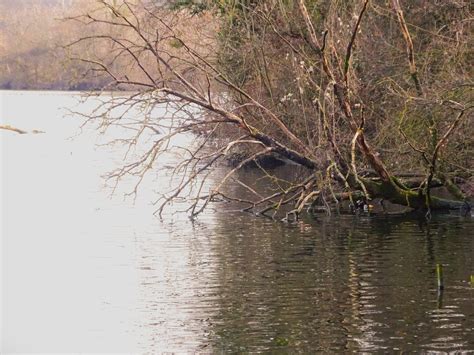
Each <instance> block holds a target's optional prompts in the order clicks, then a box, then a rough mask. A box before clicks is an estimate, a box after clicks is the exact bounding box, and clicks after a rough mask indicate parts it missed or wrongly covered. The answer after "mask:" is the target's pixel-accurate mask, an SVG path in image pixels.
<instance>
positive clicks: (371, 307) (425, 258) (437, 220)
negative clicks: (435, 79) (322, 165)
mask: <svg viewBox="0 0 474 355" xmlns="http://www.w3.org/2000/svg"><path fill="white" fill-rule="evenodd" d="M80 96H81V95H80V94H79V93H60V92H20V91H1V92H0V124H9V125H12V126H15V127H18V128H21V129H23V130H26V131H29V132H31V131H32V130H40V131H44V133H40V134H32V133H29V134H22V135H20V134H17V133H15V132H11V131H5V130H0V149H1V150H0V151H1V160H0V162H1V164H0V168H1V174H0V179H1V180H0V183H1V184H0V186H1V189H0V199H1V214H0V218H1V219H0V222H1V237H2V238H1V242H2V244H1V247H2V257H1V260H2V262H1V268H2V283H1V286H2V292H1V304H2V307H1V314H2V316H1V319H2V323H1V332H0V334H1V339H0V340H1V347H0V350H1V353H26V352H36V353H53V352H61V353H104V352H113V353H148V354H151V353H162V352H178V353H194V352H200V353H226V352H229V353H257V352H271V353H314V352H316V351H318V352H325V353H340V352H367V353H372V352H373V353H392V352H402V351H404V352H426V353H445V352H454V351H460V352H462V353H474V287H473V285H471V284H470V277H471V275H473V274H474V258H473V256H474V221H473V218H472V217H464V218H463V217H459V216H455V215H451V216H449V215H446V216H434V217H433V219H432V220H431V221H430V222H429V223H427V222H426V221H425V220H424V219H415V218H406V217H405V218H402V217H383V216H379V217H364V216H360V217H355V216H349V215H341V216H337V215H333V216H330V217H329V216H325V215H319V216H316V217H309V216H305V217H304V218H303V219H302V220H301V221H299V222H298V223H294V224H284V223H279V222H273V221H270V220H268V219H264V218H257V217H254V216H251V215H249V214H246V213H240V212H236V211H235V210H233V209H232V208H231V207H229V206H226V205H225V204H223V203H214V204H212V205H211V206H210V208H209V209H208V210H206V211H205V212H204V213H203V214H202V215H201V216H199V218H198V219H197V220H195V221H191V220H189V219H188V218H187V215H186V214H185V213H182V212H179V211H181V210H183V209H185V206H186V204H185V202H184V201H183V202H179V203H176V204H174V205H173V206H171V207H170V208H169V209H167V210H166V212H165V216H164V219H163V221H161V220H160V219H158V218H156V217H155V216H154V215H153V212H154V211H155V210H156V206H155V205H153V201H155V200H156V195H157V194H159V193H160V191H164V189H166V188H167V187H168V186H169V185H170V184H172V183H173V182H172V181H170V176H171V175H170V170H169V166H172V165H173V164H176V161H177V159H179V156H178V155H173V154H169V155H168V156H164V157H163V158H160V159H162V160H161V161H159V163H158V165H157V167H156V168H155V170H153V172H152V173H151V174H150V175H149V176H148V177H147V178H146V179H145V180H144V181H143V183H142V185H141V187H140V189H139V191H138V195H137V196H136V198H135V199H133V198H127V197H124V193H126V192H129V191H130V188H131V186H133V185H132V184H133V182H132V181H128V180H127V179H124V181H122V183H120V184H119V185H118V187H117V189H116V190H115V192H114V193H113V194H112V187H113V186H111V184H110V182H109V183H107V182H106V180H105V179H104V177H103V176H104V174H106V173H107V172H109V171H111V170H113V169H114V168H117V167H119V166H120V164H123V161H124V160H123V156H124V148H123V147H121V146H120V145H117V144H109V145H104V143H107V142H108V140H109V139H110V138H113V136H112V137H110V136H109V135H114V134H119V132H117V131H112V132H106V133H104V134H99V133H98V132H97V131H96V130H94V129H92V128H91V127H89V126H86V127H84V128H82V129H80V126H81V123H82V120H81V119H80V117H78V116H76V115H66V113H67V111H66V110H65V109H64V108H69V109H73V110H78V111H81V112H88V110H92V108H93V103H90V102H86V103H81V102H80V100H79V99H80ZM181 139H183V141H186V139H188V140H190V141H192V138H191V139H190V138H189V137H181ZM244 173H245V172H244ZM209 183H210V184H212V183H213V182H212V181H210V182H209ZM232 188H233V189H236V191H237V192H238V189H239V186H234V187H232ZM437 264H443V266H444V283H445V290H444V292H442V293H439V292H438V289H437V280H436V265H437Z"/></svg>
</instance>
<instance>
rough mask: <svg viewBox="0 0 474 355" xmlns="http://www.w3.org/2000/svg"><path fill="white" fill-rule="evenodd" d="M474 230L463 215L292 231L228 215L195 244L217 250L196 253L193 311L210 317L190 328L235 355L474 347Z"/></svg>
mask: <svg viewBox="0 0 474 355" xmlns="http://www.w3.org/2000/svg"><path fill="white" fill-rule="evenodd" d="M473 228H474V222H473V221H472V220H471V219H457V218H452V217H451V218H450V217H446V218H443V217H439V218H435V219H434V220H432V221H431V222H430V224H429V225H427V224H426V223H425V222H424V221H416V220H410V219H408V220H407V219H397V218H390V219H387V218H354V217H351V216H341V217H337V216H333V217H331V218H328V217H321V218H317V219H310V220H306V221H304V222H300V223H298V224H296V225H293V226H286V225H282V224H275V223H274V222H271V221H267V220H264V219H256V218H254V217H250V216H249V215H246V214H242V215H239V214H237V215H236V214H226V213H225V212H221V213H218V217H217V219H216V221H215V223H213V224H212V226H210V225H208V224H206V223H202V224H198V225H196V226H195V230H194V236H193V237H191V238H190V239H188V240H189V242H195V243H198V244H199V243H200V242H199V241H200V240H201V239H203V240H206V243H208V247H207V248H204V249H205V250H199V251H196V254H195V255H193V257H192V263H193V266H194V271H193V273H194V277H193V279H194V281H193V285H195V283H196V282H197V283H198V284H199V286H198V287H199V289H198V290H194V292H191V295H190V297H189V298H186V299H185V300H184V303H185V304H183V307H184V308H185V309H187V311H188V312H190V314H192V315H193V316H194V315H196V316H198V317H196V319H194V322H195V324H194V325H191V324H189V323H187V324H183V327H195V330H196V331H198V332H201V334H202V342H201V343H200V344H199V345H198V347H201V349H212V351H223V352H227V351H228V352H232V353H234V352H251V353H254V352H260V351H263V352H265V351H270V350H272V351H280V350H281V351H288V352H291V353H294V352H302V353H309V352H312V351H324V352H341V351H358V352H359V351H364V352H371V351H373V352H382V351H387V352H392V351H417V352H418V351H422V350H423V351H428V350H431V351H453V350H471V351H473V350H474V302H473V301H474V287H472V286H471V285H470V284H469V277H470V274H472V272H473V270H474V261H473V250H474V238H473V237H474V235H473V233H472V230H473ZM177 234H178V235H179V232H178V233H177ZM211 239H212V241H210V240H211ZM437 263H442V264H443V265H444V278H445V290H444V292H443V293H442V294H439V293H438V291H437V281H436V274H435V269H436V264H437ZM182 277H184V278H185V277H186V276H185V275H182ZM177 292H186V290H181V291H180V290H177ZM164 322H165V323H166V321H165V320H164ZM191 323H192V322H191ZM182 340H183V339H182ZM176 341H178V342H179V341H180V340H178V339H176ZM154 350H158V349H154Z"/></svg>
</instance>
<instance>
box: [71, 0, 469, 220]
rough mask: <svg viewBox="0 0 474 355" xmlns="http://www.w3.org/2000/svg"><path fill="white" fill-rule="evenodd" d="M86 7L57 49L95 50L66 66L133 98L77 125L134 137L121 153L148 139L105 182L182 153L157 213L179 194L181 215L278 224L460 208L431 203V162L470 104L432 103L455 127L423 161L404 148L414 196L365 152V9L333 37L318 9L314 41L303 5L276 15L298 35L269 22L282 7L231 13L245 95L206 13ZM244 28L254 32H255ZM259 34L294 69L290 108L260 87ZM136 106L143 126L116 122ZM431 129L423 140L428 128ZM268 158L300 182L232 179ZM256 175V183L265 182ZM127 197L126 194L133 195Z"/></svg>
mask: <svg viewBox="0 0 474 355" xmlns="http://www.w3.org/2000/svg"><path fill="white" fill-rule="evenodd" d="M96 3H97V7H96V8H94V9H92V10H90V11H88V12H87V13H85V14H83V15H81V16H78V17H74V18H71V19H72V20H76V21H81V22H82V23H84V24H85V25H86V28H89V30H88V33H89V34H88V35H85V36H82V37H81V38H79V39H77V40H76V41H74V42H73V43H71V44H70V45H69V47H68V48H72V49H73V48H75V47H77V46H79V47H78V48H83V47H84V46H87V43H92V44H94V46H95V48H98V50H97V51H95V52H94V53H90V54H89V55H84V53H83V52H79V53H77V55H76V56H75V57H74V59H75V60H77V61H80V62H82V63H85V64H87V65H88V66H89V73H90V74H93V75H95V76H99V77H106V78H108V80H109V85H108V86H106V87H105V88H104V89H105V90H108V89H113V90H117V89H127V90H131V91H132V93H131V94H130V95H128V96H123V95H122V96H121V97H120V98H119V99H115V100H112V101H106V102H104V104H103V105H102V106H101V107H100V108H99V109H98V110H97V111H96V112H95V113H93V114H91V115H88V117H87V118H88V122H89V121H95V122H100V125H101V127H105V128H108V127H112V126H116V125H118V126H122V127H126V128H127V129H129V130H130V132H133V135H132V136H130V137H127V138H121V141H122V142H123V143H125V144H128V145H130V146H131V147H132V146H136V145H137V144H139V143H140V141H141V139H142V138H143V137H144V136H147V137H150V136H151V137H155V139H153V143H152V144H150V145H149V146H148V147H147V149H144V152H143V154H141V156H140V157H138V158H136V159H134V160H133V161H132V162H130V163H127V164H126V165H124V166H123V167H122V168H121V169H119V170H118V171H116V172H113V173H112V174H111V177H112V178H115V179H117V180H119V179H120V178H121V177H123V176H125V175H134V176H136V177H137V186H138V184H139V183H140V181H141V180H142V179H143V176H144V175H145V174H146V173H147V172H148V171H150V170H151V169H153V168H155V164H157V162H159V161H158V160H157V158H158V156H159V155H160V154H163V153H166V152H167V151H169V150H170V149H181V150H182V151H183V152H185V153H184V155H183V157H182V161H181V164H179V166H178V167H176V169H175V173H176V177H177V178H179V183H178V184H177V186H175V187H174V188H173V189H172V190H171V191H169V193H167V194H166V195H164V196H162V197H161V199H160V204H159V207H158V209H157V212H158V213H159V214H161V213H162V211H163V208H164V207H165V206H166V205H167V204H168V203H170V202H171V201H173V200H174V199H177V198H180V197H182V196H186V197H188V198H189V199H190V208H189V211H190V214H191V216H192V217H194V216H196V215H198V214H199V213H200V212H201V211H202V210H203V209H204V208H205V207H206V206H207V205H208V204H209V202H211V201H213V200H215V199H223V200H226V201H236V202H239V203H242V204H244V205H245V208H244V209H245V210H247V211H252V212H255V213H259V214H265V215H267V214H270V215H272V216H274V212H275V211H277V210H278V209H280V208H281V207H282V206H291V207H290V208H289V210H290V211H289V213H287V218H288V217H289V216H290V215H294V216H298V214H299V213H300V212H301V211H302V210H303V208H304V207H305V206H308V205H309V206H311V205H315V204H318V203H325V204H326V205H328V204H329V203H332V202H336V203H337V202H338V201H339V200H340V199H342V198H351V197H352V196H356V195H357V196H362V198H363V199H365V200H367V201H369V200H371V199H374V198H383V199H387V200H389V201H391V202H393V203H397V204H401V205H404V206H409V207H412V208H415V209H424V210H426V211H428V212H430V211H431V210H435V209H440V210H450V209H461V208H463V206H465V201H464V200H462V201H454V200H446V199H442V198H438V197H435V196H432V194H431V193H430V186H432V185H433V181H434V179H435V177H437V176H438V172H439V170H438V169H437V164H438V161H439V154H440V152H441V151H442V149H443V148H444V146H445V145H446V144H447V142H448V140H449V137H450V136H451V135H452V134H453V132H454V131H455V130H456V128H457V127H458V126H459V125H460V124H461V123H462V122H463V120H465V119H466V118H468V117H470V113H471V111H472V106H469V105H465V104H462V103H460V102H455V101H454V100H442V101H440V102H439V104H440V105H441V106H442V107H447V110H450V111H451V112H453V114H454V115H455V118H453V119H452V120H451V121H450V122H449V124H448V125H447V126H446V128H445V129H444V132H443V133H442V134H439V135H438V134H437V135H434V133H433V135H432V136H431V139H432V149H431V151H430V152H427V151H424V150H422V149H419V148H418V147H416V146H415V145H414V144H412V143H411V142H410V141H408V143H409V144H410V146H411V147H412V148H413V151H414V154H421V155H422V157H423V159H424V161H425V162H426V165H425V167H426V176H425V178H424V179H423V180H422V182H421V185H420V186H417V187H415V188H413V187H410V186H408V184H407V183H405V182H403V181H402V180H401V179H400V178H399V177H397V176H396V174H394V173H392V172H390V170H389V168H388V167H387V165H386V164H385V163H384V161H383V160H382V159H381V156H380V154H379V153H378V152H377V151H376V149H375V148H373V146H372V145H371V144H370V143H369V138H368V137H367V134H366V126H367V125H368V124H370V122H367V120H368V118H367V117H369V118H370V117H372V116H370V115H368V114H366V112H367V111H368V110H367V107H368V105H367V103H366V101H365V99H364V94H363V92H362V90H363V89H362V85H361V81H362V79H361V78H359V77H358V76H359V75H360V74H359V73H358V72H357V70H355V69H354V67H353V61H354V59H353V58H354V52H355V51H356V50H357V40H358V35H359V33H360V32H361V27H362V25H363V23H364V18H365V17H364V16H365V15H366V13H367V11H369V8H370V4H369V1H368V0H363V1H360V2H358V3H357V5H356V6H354V7H353V11H352V14H353V16H352V17H350V18H349V19H350V22H349V24H348V26H347V27H348V29H347V30H345V31H337V25H336V24H335V21H336V19H337V18H338V15H339V14H338V12H337V9H335V8H332V7H331V6H329V8H326V11H327V16H326V20H325V21H323V22H322V23H323V25H325V26H327V27H326V29H325V31H324V32H323V33H321V34H319V31H318V30H317V29H316V28H317V27H321V24H318V25H319V26H316V25H315V22H314V19H313V17H314V16H313V15H312V14H311V13H310V11H309V10H308V6H307V4H306V3H305V1H304V0H298V1H297V2H296V3H295V4H294V5H295V6H293V5H288V8H287V9H286V10H285V11H292V12H291V14H292V15H295V16H298V17H299V18H300V19H301V21H300V24H302V26H300V28H297V29H291V26H289V24H288V23H285V22H284V20H282V19H284V17H281V16H280V17H272V16H271V14H272V13H273V12H275V11H280V12H281V11H283V10H281V8H282V7H284V5H282V3H280V1H278V0H269V1H263V2H262V3H260V4H247V3H246V2H242V3H239V4H240V5H239V6H240V7H239V8H238V9H237V10H235V9H234V10H235V11H240V12H241V14H242V18H245V19H249V20H248V22H249V23H250V24H251V25H249V26H248V27H247V28H246V31H248V32H247V34H248V38H239V41H240V42H242V41H243V42H245V40H248V41H251V42H252V43H251V45H250V46H249V47H248V48H249V49H250V50H249V53H250V56H252V60H254V61H256V60H257V59H258V65H257V67H258V70H257V71H256V73H257V76H256V77H257V78H258V79H255V80H253V81H252V83H255V82H258V83H259V85H258V87H254V88H252V87H251V86H250V87H249V86H248V85H246V84H245V80H243V81H239V80H238V76H237V75H232V74H233V73H232V72H231V71H230V72H229V70H226V69H225V65H224V66H223V63H222V58H220V57H219V55H220V53H221V52H220V51H219V48H221V47H222V46H228V47H231V46H232V45H233V43H232V42H223V41H222V39H218V38H217V37H216V32H217V31H222V28H221V27H220V26H221V24H220V22H219V21H222V20H223V19H222V18H219V17H217V18H216V16H215V15H214V14H213V13H212V12H203V13H201V14H200V15H195V14H194V13H192V12H189V11H186V10H181V11H176V10H170V9H169V8H168V7H166V6H158V5H156V3H155V4H153V3H148V2H142V1H138V0H137V1H132V0H122V1H113V2H112V1H107V0H97V1H96ZM232 6H235V4H234V5H232ZM313 9H314V8H313ZM221 10H222V9H221ZM224 10H225V9H224ZM235 11H234V13H235ZM392 11H393V12H392V13H393V14H394V15H395V16H396V19H397V22H398V24H399V28H400V29H401V32H400V33H401V34H402V35H403V38H404V40H405V43H406V48H407V57H408V64H409V65H408V67H409V72H410V75H411V77H412V79H413V82H414V85H415V88H416V92H417V97H418V98H417V99H419V100H430V98H427V97H426V95H425V93H424V91H423V89H422V83H421V80H420V78H419V74H418V70H417V67H416V62H415V56H414V46H413V41H412V39H411V37H410V33H409V30H408V26H407V23H406V21H405V19H404V16H403V11H402V9H401V7H400V5H399V3H398V1H395V0H394V1H393V9H392ZM231 20H232V19H231ZM252 21H259V23H261V24H263V25H262V26H261V28H259V29H258V31H257V30H256V28H257V27H256V25H255V23H254V22H252ZM282 21H283V22H282ZM267 33H271V36H272V37H271V38H270V40H271V41H273V42H274V44H273V46H274V47H278V46H279V47H278V48H284V51H283V50H282V51H281V53H280V54H282V53H285V52H286V53H291V56H292V58H293V59H294V60H293V62H294V63H296V64H291V65H292V68H293V72H292V73H293V74H294V75H295V78H290V79H291V80H288V81H291V83H294V82H296V84H294V85H296V88H297V91H296V92H297V93H299V96H300V98H299V99H297V98H293V94H292V93H291V92H290V93H288V94H285V95H284V96H282V97H281V96H280V95H278V93H280V92H281V91H282V90H283V92H284V86H283V85H281V84H280V85H278V84H277V85H276V84H275V79H274V78H272V77H271V73H272V71H271V70H272V63H275V61H273V62H272V61H271V55H272V53H269V54H265V53H259V49H262V50H263V48H265V47H263V46H259V44H258V38H260V37H261V36H263V37H264V38H265V36H266V35H267ZM244 48H245V46H242V47H240V48H238V50H243V49H244ZM231 49H232V50H233V48H231ZM274 54H275V53H273V55H274ZM293 79H294V80H293ZM246 80H248V79H246ZM247 82H248V81H247ZM292 85H293V84H292ZM282 87H283V89H282ZM308 89H311V92H312V93H313V94H314V95H311V97H309V98H308V97H306V96H308V95H307V94H306V93H307V91H308ZM279 96H280V98H279ZM286 101H291V102H294V104H295V105H299V107H300V108H302V109H303V111H302V116H303V117H298V118H290V117H289V116H287V115H286V112H285V110H284V107H283V106H284V104H285V102H286ZM157 106H160V107H163V108H166V109H167V110H166V112H167V114H163V115H161V117H155V116H154V114H153V111H152V108H153V107H157ZM137 107H139V108H141V109H142V112H143V117H140V118H136V119H132V120H131V119H126V114H127V112H129V110H131V109H134V108H137ZM117 108H122V110H120V114H118V115H117V114H115V112H116V111H117ZM372 115H374V113H372ZM430 125H431V132H434V123H432V124H431V123H430ZM401 131H402V134H403V130H401ZM186 132H189V133H192V134H198V133H199V139H198V140H197V141H196V142H195V143H194V144H192V145H191V146H182V147H179V148H178V147H176V144H174V143H173V139H175V138H176V137H177V135H180V134H183V133H186ZM224 137H225V139H224ZM405 138H406V139H408V138H407V137H406V136H405ZM239 149H245V150H246V151H247V152H248V154H247V155H246V157H245V158H244V159H243V160H242V161H240V162H238V163H237V164H236V166H235V167H234V168H232V169H229V171H228V173H227V174H226V175H225V176H224V178H223V179H222V180H221V181H220V182H219V183H218V184H216V185H215V186H212V187H210V188H208V187H206V185H205V184H204V182H205V181H206V177H207V176H209V174H210V172H211V171H212V169H213V167H215V166H216V165H217V164H219V162H221V161H222V160H224V159H225V158H226V157H228V156H229V154H231V153H232V152H233V151H236V150H239ZM359 153H360V156H359ZM269 154H276V155H278V156H281V157H283V158H284V159H287V160H289V161H291V162H292V163H294V164H296V165H299V166H301V167H302V173H301V174H299V176H298V177H297V178H295V179H294V180H292V181H285V182H284V183H283V184H279V185H278V189H277V190H275V191H272V192H271V193H269V194H267V195H265V196H262V195H261V194H260V192H257V191H255V189H253V188H252V186H249V185H248V184H245V183H244V182H243V181H241V180H239V179H238V176H237V175H236V172H237V171H238V170H239V169H240V168H242V167H243V166H244V165H246V164H247V163H248V162H250V161H257V164H258V161H259V159H258V158H259V157H262V156H268V155H269ZM361 167H363V170H364V172H367V171H369V170H370V171H373V172H374V173H375V177H373V176H372V177H371V176H370V173H364V174H361V173H360V168H361ZM261 168H262V170H263V171H264V173H265V174H267V176H271V177H273V178H275V176H272V173H271V172H269V171H266V170H265V169H263V167H261ZM230 180H232V181H234V182H235V183H239V184H240V185H241V186H244V187H245V188H246V189H247V190H248V192H249V195H250V196H253V198H242V197H240V196H231V195H229V194H228V193H226V192H225V189H224V188H223V187H224V186H225V184H226V182H228V181H230ZM443 180H444V181H445V182H446V181H448V179H443ZM445 184H446V185H447V184H448V183H445ZM449 184H452V185H453V182H452V181H450V182H449ZM453 190H454V189H453ZM457 191H458V193H459V194H458V197H461V198H462V199H464V196H462V194H461V193H460V190H457ZM133 192H134V193H136V188H135V190H134V191H133ZM331 201H332V202H331Z"/></svg>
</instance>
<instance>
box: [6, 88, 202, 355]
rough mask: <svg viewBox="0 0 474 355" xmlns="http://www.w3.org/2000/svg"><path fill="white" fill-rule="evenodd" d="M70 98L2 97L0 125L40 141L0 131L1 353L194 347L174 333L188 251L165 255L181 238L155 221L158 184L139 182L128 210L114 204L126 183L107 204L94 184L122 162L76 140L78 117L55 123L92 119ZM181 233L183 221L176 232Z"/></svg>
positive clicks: (106, 193) (104, 192)
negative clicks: (179, 279) (70, 111)
mask: <svg viewBox="0 0 474 355" xmlns="http://www.w3.org/2000/svg"><path fill="white" fill-rule="evenodd" d="M79 99H80V94H79V93H61V92H21V91H2V92H0V100H1V101H0V124H2V125H11V126H14V127H17V128H20V129H22V130H25V131H28V132H31V131H32V130H40V131H43V132H44V133H41V134H32V133H28V134H22V135H20V134H17V133H15V132H12V131H6V130H0V151H1V161H0V168H1V174H0V176H1V184H0V187H1V189H0V196H1V197H0V199H1V213H0V216H1V241H2V254H1V255H2V256H1V267H2V274H1V275H2V278H1V287H2V292H1V296H2V303H1V305H2V307H1V312H2V316H1V319H2V322H1V335H2V339H1V353H27V352H34V353H53V352H60V353H78V352H81V353H84V352H86V353H88V352H93V353H103V352H119V353H134V352H142V351H143V349H150V346H151V345H150V344H153V348H156V349H160V351H174V350H179V349H180V348H179V346H178V347H177V344H180V343H185V342H186V343H188V344H189V343H191V344H193V343H196V344H198V343H199V341H200V339H193V337H192V334H188V333H187V332H186V327H183V326H182V325H181V324H182V323H185V322H186V311H183V310H182V309H181V301H180V298H181V297H183V293H175V294H173V289H174V288H175V287H179V286H180V285H179V282H176V283H175V284H171V283H170V279H173V277H174V278H176V277H178V275H180V274H183V273H184V274H185V273H186V268H188V267H189V258H190V257H191V253H192V250H190V249H189V248H190V244H186V243H181V244H179V245H180V247H179V248H176V247H174V248H172V247H171V246H169V245H170V243H169V241H170V239H173V240H174V241H176V240H177V239H179V238H185V237H187V236H186V233H184V232H183V233H182V234H181V235H180V234H179V233H170V229H172V228H174V227H173V226H175V225H176V223H177V221H176V220H175V221H174V222H173V223H168V224H163V223H160V222H159V221H158V220H157V218H156V217H154V216H153V212H154V209H155V208H156V207H154V206H153V205H151V204H150V202H152V200H153V196H154V195H153V192H154V189H160V184H162V183H163V181H164V176H165V175H166V174H165V173H163V174H161V178H162V179H161V180H160V174H159V173H158V174H157V176H155V178H154V179H153V180H145V181H144V183H143V184H142V187H141V193H140V194H139V195H138V198H137V200H136V201H135V202H133V201H132V200H131V199H125V200H124V198H123V192H126V191H127V188H129V187H130V186H127V184H126V183H124V185H125V186H124V185H120V186H119V191H118V192H116V193H115V194H114V195H113V196H112V197H111V195H110V193H111V189H110V188H106V187H105V186H104V182H105V180H104V178H103V175H104V174H105V173H107V172H109V171H110V170H111V169H113V168H116V167H118V166H119V164H121V163H122V162H123V160H122V159H123V149H122V150H121V149H120V148H116V147H113V146H112V147H108V146H107V147H101V146H98V144H100V143H103V142H104V141H106V140H105V139H104V137H101V136H99V134H98V133H97V131H95V130H92V129H88V128H86V129H84V130H80V129H79V126H80V124H81V123H82V120H81V119H80V117H78V116H74V115H73V116H65V114H66V113H67V112H66V110H64V108H69V109H73V110H79V111H81V112H87V110H92V109H93V107H94V103H93V102H92V103H79ZM178 218H180V217H178ZM186 223H188V222H187V220H186V218H185V217H183V220H182V221H181V222H180V223H179V225H183V224H184V225H186ZM174 245H175V246H176V243H174ZM191 245H192V244H191ZM149 284H153V289H150V288H149V287H148V286H147V285H149ZM160 284H162V285H163V286H165V285H167V286H165V287H160V286H159V285H160ZM170 287H171V288H173V289H171V288H170ZM187 287H191V286H190V285H189V284H187ZM149 292H154V293H155V294H154V295H153V297H154V298H156V301H157V302H158V301H161V303H162V304H161V306H160V307H157V304H151V303H150V302H151V300H152V299H153V297H150V294H149ZM160 298H161V300H160ZM163 305H165V307H163ZM150 307H152V308H153V310H152V311H150ZM147 324H155V326H152V327H150V326H146V325H147ZM158 324H159V325H160V326H159V327H158V326H156V325H158ZM168 329H173V333H172V336H173V337H174V338H173V339H174V340H170V335H169V334H168ZM194 333H195V332H194ZM194 333H193V334H194ZM181 336H182V340H181V341H179V342H177V341H176V339H175V338H178V339H179V338H180V337H181ZM188 349H189V347H188Z"/></svg>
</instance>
